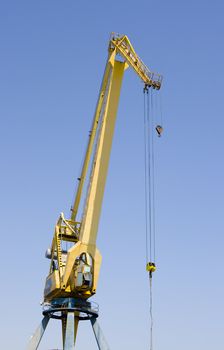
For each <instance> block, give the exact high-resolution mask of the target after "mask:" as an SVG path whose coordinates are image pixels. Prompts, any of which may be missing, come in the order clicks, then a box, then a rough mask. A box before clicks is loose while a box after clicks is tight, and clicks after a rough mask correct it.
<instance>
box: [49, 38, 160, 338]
mask: <svg viewBox="0 0 224 350" xmlns="http://www.w3.org/2000/svg"><path fill="white" fill-rule="evenodd" d="M108 51H109V54H108V59H107V62H106V67H105V71H104V76H103V80H102V84H101V88H100V93H99V97H98V102H97V106H96V110H95V114H94V118H93V123H92V128H91V132H90V135H89V141H88V145H87V149H86V154H85V158H84V163H83V167H82V172H81V176H80V178H79V185H78V188H77V192H76V197H75V201H74V204H73V207H72V212H71V218H70V220H66V219H65V218H64V215H63V214H61V215H60V217H59V220H58V222H57V224H56V226H55V232H54V237H53V240H52V245H51V250H50V252H51V263H50V271H49V275H48V277H47V279H46V284H45V291H44V300H45V301H49V300H52V299H53V298H55V297H78V298H83V299H88V298H89V297H90V296H91V295H93V294H95V293H96V288H97V283H98V278H99V272H100V266H101V260H102V257H101V254H100V252H99V250H98V249H97V247H96V238H97V231H98V225H99V219H100V212H101V207H102V201H103V194H104V187H105V183H106V177H107V171H108V164H109V158H110V152H111V146H112V140H113V133H114V128H115V121H116V113H117V108H118V102H119V96H120V90H121V84H122V78H123V73H124V71H125V69H126V68H128V67H132V68H133V69H134V71H135V72H136V73H137V75H138V76H139V77H140V78H141V79H142V80H143V82H144V83H145V85H146V86H147V87H152V88H154V89H159V88H160V86H161V81H162V78H161V76H160V75H156V74H154V73H152V72H151V71H149V69H148V68H147V67H146V66H145V65H144V63H143V62H142V61H141V59H140V58H139V57H138V55H137V54H136V52H135V51H134V48H133V47H132V45H131V43H130V41H129V39H128V38H127V36H125V35H124V36H119V35H115V34H112V36H111V39H110V42H109V48H108ZM117 56H122V58H123V62H121V61H120V60H119V59H118V58H117ZM93 149H94V152H93ZM91 162H92V167H91V171H90V178H89V183H88V191H87V198H86V201H85V205H84V212H83V215H82V219H81V220H80V221H77V213H78V211H79V207H80V201H81V198H82V192H83V188H84V183H85V180H86V177H87V173H88V170H89V169H90V163H91ZM63 242H70V243H71V244H72V246H71V248H70V249H68V251H63V249H62V243H63ZM153 268H154V267H149V266H148V268H147V269H149V270H148V271H152V270H153ZM80 281H81V282H80ZM76 323H77V327H78V321H77V322H76ZM75 327H76V326H75ZM76 331H77V328H76V330H75V333H76Z"/></svg>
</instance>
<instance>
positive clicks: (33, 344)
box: [27, 316, 50, 350]
mask: <svg viewBox="0 0 224 350" xmlns="http://www.w3.org/2000/svg"><path fill="white" fill-rule="evenodd" d="M49 319H50V318H49V317H48V316H44V318H43V319H42V321H41V324H40V325H39V327H38V328H37V329H36V331H35V333H34V334H33V336H32V337H31V339H30V341H29V344H28V347H27V350H36V349H37V348H38V345H39V344H40V341H41V339H42V337H43V335H44V332H45V329H46V328H47V324H48V322H49Z"/></svg>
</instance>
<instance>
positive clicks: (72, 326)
mask: <svg viewBox="0 0 224 350" xmlns="http://www.w3.org/2000/svg"><path fill="white" fill-rule="evenodd" d="M98 309H99V308H98V305H97V304H96V303H92V302H89V301H86V300H83V299H77V298H56V299H53V300H52V301H51V302H50V303H45V304H44V307H43V316H44V317H43V319H42V321H41V323H40V325H39V327H38V328H37V329H36V331H35V333H34V334H33V336H32V337H31V339H30V341H29V344H28V347H27V350H36V349H38V347H39V344H40V342H41V339H42V337H43V335H44V332H45V330H46V328H47V325H48V322H49V320H50V319H51V318H53V319H58V320H61V322H62V337H63V350H74V349H75V340H76V332H77V324H78V322H79V321H86V320H89V321H90V323H91V325H92V329H93V332H94V335H95V338H96V342H97V345H98V349H99V350H109V346H108V344H107V342H106V339H105V337H104V335H103V332H102V330H101V328H100V326H99V323H98V321H97V317H98V315H99V313H98V311H99V310H98Z"/></svg>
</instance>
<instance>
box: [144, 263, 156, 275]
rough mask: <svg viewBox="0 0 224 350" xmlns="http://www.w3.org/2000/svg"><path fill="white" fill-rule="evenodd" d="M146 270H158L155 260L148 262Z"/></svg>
mask: <svg viewBox="0 0 224 350" xmlns="http://www.w3.org/2000/svg"><path fill="white" fill-rule="evenodd" d="M146 271H148V272H150V273H152V272H155V271H156V265H155V264H154V263H153V262H148V263H147V264H146Z"/></svg>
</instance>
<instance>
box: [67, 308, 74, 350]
mask: <svg viewBox="0 0 224 350" xmlns="http://www.w3.org/2000/svg"><path fill="white" fill-rule="evenodd" d="M73 349H75V315H74V312H68V314H67V323H66V332H65V345H64V350H73Z"/></svg>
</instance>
